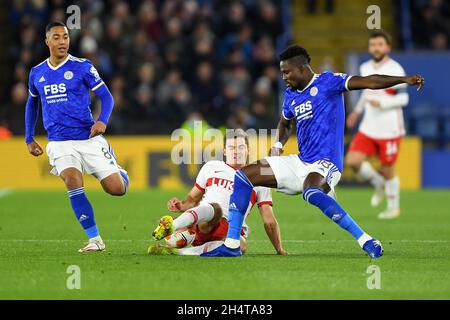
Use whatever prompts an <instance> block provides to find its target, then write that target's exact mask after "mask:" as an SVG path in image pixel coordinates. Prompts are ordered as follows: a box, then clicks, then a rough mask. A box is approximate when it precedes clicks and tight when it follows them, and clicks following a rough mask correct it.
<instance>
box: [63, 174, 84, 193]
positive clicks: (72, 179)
mask: <svg viewBox="0 0 450 320" xmlns="http://www.w3.org/2000/svg"><path fill="white" fill-rule="evenodd" d="M63 180H64V183H65V185H66V187H67V189H69V190H71V189H76V188H80V187H82V186H83V179H82V178H81V177H79V176H78V175H75V174H69V175H65V176H64V177H63Z"/></svg>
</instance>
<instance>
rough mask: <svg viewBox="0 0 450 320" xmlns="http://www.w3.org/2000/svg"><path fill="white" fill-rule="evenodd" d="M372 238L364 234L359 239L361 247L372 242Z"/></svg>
mask: <svg viewBox="0 0 450 320" xmlns="http://www.w3.org/2000/svg"><path fill="white" fill-rule="evenodd" d="M371 239H372V237H371V236H369V235H368V234H367V233H363V235H362V236H361V237H359V238H358V243H359V246H360V247H361V248H362V247H363V245H364V243H366V242H367V241H368V240H371Z"/></svg>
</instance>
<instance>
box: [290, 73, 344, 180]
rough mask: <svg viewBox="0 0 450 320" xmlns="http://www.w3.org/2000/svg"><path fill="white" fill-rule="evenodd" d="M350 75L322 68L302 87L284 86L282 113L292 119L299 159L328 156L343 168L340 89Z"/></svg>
mask: <svg viewBox="0 0 450 320" xmlns="http://www.w3.org/2000/svg"><path fill="white" fill-rule="evenodd" d="M350 77H351V76H349V75H347V74H343V73H331V72H324V73H322V74H316V75H314V77H313V79H311V82H310V83H309V84H308V85H307V86H306V87H305V88H304V89H303V90H301V91H300V90H291V89H289V88H288V89H286V92H285V98H284V103H283V114H282V115H283V117H284V118H285V119H288V120H290V119H295V120H296V123H297V143H298V151H299V157H300V159H301V160H302V161H304V162H307V163H313V162H315V161H318V160H327V161H330V162H332V163H334V164H335V165H336V166H337V167H338V169H339V171H341V172H342V168H343V158H344V126H345V107H344V95H343V92H344V91H347V90H348V87H347V84H348V80H349V79H350Z"/></svg>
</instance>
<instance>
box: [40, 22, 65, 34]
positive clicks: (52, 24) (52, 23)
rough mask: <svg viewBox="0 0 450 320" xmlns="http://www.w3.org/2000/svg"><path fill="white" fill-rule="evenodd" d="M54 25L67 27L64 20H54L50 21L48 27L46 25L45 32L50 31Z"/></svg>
mask: <svg viewBox="0 0 450 320" xmlns="http://www.w3.org/2000/svg"><path fill="white" fill-rule="evenodd" d="M53 27H66V25H65V24H64V23H63V22H60V21H53V22H50V23H49V24H48V25H47V26H46V27H45V33H47V32H49V31H50V30H51V29H52V28H53ZM66 28H67V27H66Z"/></svg>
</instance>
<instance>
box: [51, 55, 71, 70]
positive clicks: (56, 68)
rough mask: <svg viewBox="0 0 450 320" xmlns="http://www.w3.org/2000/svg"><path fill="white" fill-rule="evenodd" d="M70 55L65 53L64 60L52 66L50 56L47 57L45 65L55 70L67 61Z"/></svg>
mask: <svg viewBox="0 0 450 320" xmlns="http://www.w3.org/2000/svg"><path fill="white" fill-rule="evenodd" d="M70 57H71V56H70V54H68V55H67V58H65V59H64V61H63V62H61V63H60V64H58V65H57V66H56V67H54V66H52V65H51V63H50V58H47V65H48V67H49V68H50V69H52V70H57V69H59V68H60V67H62V66H63V65H64V64H65V63H66V62H67V61H69V59H70Z"/></svg>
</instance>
